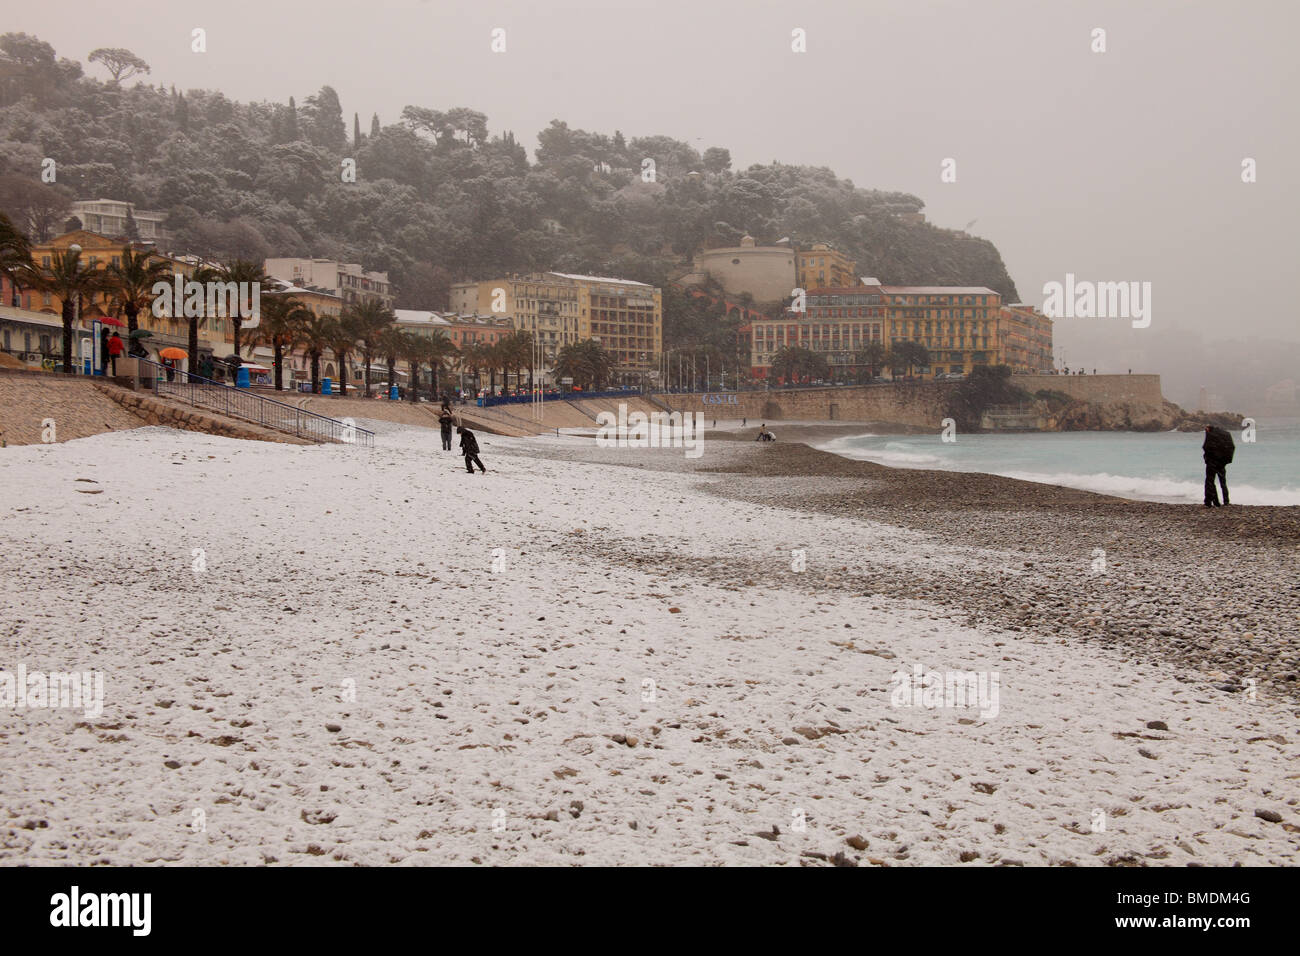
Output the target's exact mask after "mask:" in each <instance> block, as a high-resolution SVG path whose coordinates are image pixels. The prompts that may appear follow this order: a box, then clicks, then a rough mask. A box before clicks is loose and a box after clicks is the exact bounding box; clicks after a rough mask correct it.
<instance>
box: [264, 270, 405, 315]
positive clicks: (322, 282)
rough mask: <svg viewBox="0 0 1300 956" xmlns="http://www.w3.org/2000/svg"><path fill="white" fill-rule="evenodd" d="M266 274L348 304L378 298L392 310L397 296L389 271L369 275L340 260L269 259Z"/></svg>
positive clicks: (369, 273) (385, 306)
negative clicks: (326, 294)
mask: <svg viewBox="0 0 1300 956" xmlns="http://www.w3.org/2000/svg"><path fill="white" fill-rule="evenodd" d="M262 268H263V269H265V270H266V274H267V275H269V276H271V277H272V278H275V279H281V280H283V281H285V282H288V283H289V284H290V285H295V286H300V287H303V288H314V289H320V290H322V291H324V292H328V293H331V294H332V295H336V296H338V297H339V298H340V299H341V300H342V302H343V304H344V305H353V304H355V303H358V302H361V301H363V300H365V299H378V300H379V301H380V302H382V303H383V304H384V308H386V309H391V308H392V307H393V301H394V299H395V295H394V293H393V289H392V286H391V285H390V284H389V282H388V273H387V272H366V271H365V270H364V269H362V268H361V265H360V263H356V262H339V261H338V260H336V259H303V258H283V259H267V260H266V262H265V263H264V264H263V265H262Z"/></svg>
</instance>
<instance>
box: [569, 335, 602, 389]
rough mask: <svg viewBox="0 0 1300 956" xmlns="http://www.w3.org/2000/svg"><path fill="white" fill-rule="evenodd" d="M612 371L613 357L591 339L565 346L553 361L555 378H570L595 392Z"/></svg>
mask: <svg viewBox="0 0 1300 956" xmlns="http://www.w3.org/2000/svg"><path fill="white" fill-rule="evenodd" d="M613 371H614V357H613V356H612V355H610V353H609V352H607V351H605V349H604V348H603V347H602V346H601V344H600V343H599V342H597V341H595V340H593V339H587V340H586V341H583V342H575V343H574V344H572V345H566V346H565V347H564V348H562V349H560V354H559V355H558V356H556V359H555V374H556V375H557V376H562V377H566V378H572V379H573V381H574V383H575V384H577V385H582V386H583V387H590V388H591V389H592V390H593V391H597V392H598V391H600V387H601V386H602V385H603V384H604V383H605V382H606V381H607V380H608V379H609V377H610V375H611V374H612V373H613Z"/></svg>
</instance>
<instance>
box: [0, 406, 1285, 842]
mask: <svg viewBox="0 0 1300 956" xmlns="http://www.w3.org/2000/svg"><path fill="white" fill-rule="evenodd" d="M376 427H377V429H378V430H379V431H380V436H379V439H378V447H377V449H376V450H375V451H374V452H373V453H370V452H367V451H365V450H362V449H350V448H339V447H317V448H306V449H303V448H293V447H288V446H281V445H272V444H262V443H252V442H238V441H232V440H226V439H220V438H214V437H210V436H204V435H200V434H196V433H181V432H175V431H171V430H168V429H160V428H148V429H139V430H135V431H132V432H128V433H120V434H113V435H101V436H97V437H94V438H89V439H86V440H83V441H77V442H71V443H67V444H63V445H58V446H34V447H30V448H10V449H6V450H4V451H3V452H0V484H2V485H3V487H4V488H5V489H6V491H7V494H6V496H5V501H4V505H5V518H4V522H3V523H2V524H0V541H2V542H3V547H0V603H2V605H3V607H4V610H3V611H0V668H5V669H9V670H11V671H12V670H13V669H14V667H15V666H16V664H17V663H18V662H20V661H21V662H24V663H25V664H26V666H27V668H28V669H29V670H37V669H45V670H55V669H67V670H73V669H98V670H101V671H103V672H104V674H105V678H106V691H107V702H106V705H105V709H104V713H103V714H102V715H101V716H100V717H98V718H95V719H89V720H88V719H87V718H86V717H85V715H84V714H82V713H79V712H74V711H70V710H57V709H55V710H30V709H29V710H0V753H2V754H3V759H4V762H5V772H4V773H3V774H0V861H3V862H5V863H9V864H14V863H20V862H26V863H50V862H62V861H68V862H83V863H86V862H107V863H114V864H127V863H145V862H162V861H185V862H194V863H258V862H262V861H275V862H278V863H288V864H302V863H316V862H319V863H330V862H334V861H341V862H346V863H366V864H386V863H414V864H430V863H451V862H455V863H468V862H471V861H479V862H482V863H583V862H591V863H606V864H610V863H620V864H654V863H691V862H695V863H800V862H803V863H810V862H812V863H819V862H820V861H821V859H822V858H824V857H830V856H833V855H835V854H837V853H839V852H841V851H842V852H844V853H845V854H846V859H847V861H848V862H850V863H852V862H860V863H861V864H863V865H867V864H869V863H872V862H885V863H888V864H889V865H902V864H909V863H911V864H915V863H946V864H952V863H958V862H960V861H966V862H969V863H971V864H981V863H994V862H1024V863H1030V864H1040V863H1062V862H1073V863H1080V864H1087V863H1122V862H1141V863H1158V864H1180V865H1181V864H1185V863H1192V862H1194V863H1202V864H1214V863H1217V864H1226V863H1233V862H1237V861H1240V862H1243V863H1246V864H1280V863H1294V862H1296V859H1297V856H1298V854H1297V838H1296V829H1295V824H1297V823H1300V819H1298V818H1297V814H1296V810H1295V806H1294V804H1295V802H1296V801H1295V797H1294V796H1293V795H1294V794H1295V792H1296V787H1295V779H1294V778H1295V776H1296V773H1295V767H1296V764H1295V756H1296V750H1297V748H1296V745H1295V744H1294V742H1293V741H1294V738H1295V728H1294V717H1293V716H1291V715H1290V714H1289V713H1288V712H1287V711H1286V710H1285V709H1284V708H1282V707H1281V706H1280V705H1278V704H1276V703H1273V702H1271V701H1270V700H1268V699H1267V697H1266V695H1261V696H1260V697H1259V699H1257V700H1254V701H1250V700H1247V699H1246V698H1245V697H1244V696H1242V695H1235V696H1230V697H1229V696H1223V695H1215V694H1214V692H1213V691H1212V689H1210V688H1209V687H1208V686H1207V684H1206V683H1205V682H1203V681H1201V680H1198V679H1195V678H1194V677H1189V676H1188V675H1176V674H1175V673H1174V672H1173V671H1172V669H1170V668H1166V667H1160V666H1156V665H1146V664H1143V663H1141V662H1138V661H1134V660H1129V659H1125V658H1124V657H1122V656H1121V654H1120V652H1118V651H1115V650H1108V649H1103V648H1098V647H1088V646H1086V645H1081V644H1080V643H1078V642H1075V641H1066V640H1062V639H1060V638H1057V637H1052V638H1047V637H1045V636H1042V635H1039V634H1035V633H1034V632H1032V631H1024V632H1019V633H1009V632H1008V633H1002V632H997V631H993V630H989V631H987V632H981V631H977V630H974V629H971V628H967V627H963V626H960V625H959V624H957V623H955V621H954V620H953V619H952V618H950V617H949V616H948V615H947V613H946V612H943V611H941V610H939V609H937V608H935V607H932V606H927V605H923V604H919V603H912V602H903V601H899V600H895V599H886V598H883V597H879V596H872V595H871V594H869V593H863V592H862V591H861V590H858V589H857V588H854V589H852V590H850V589H849V588H847V587H845V586H844V585H843V583H842V579H841V578H838V577H837V574H836V572H837V570H838V569H841V568H849V567H852V568H853V569H854V570H855V571H857V572H860V571H861V570H862V569H864V568H866V569H870V568H872V567H879V568H882V569H884V568H886V567H887V568H889V569H891V570H894V571H896V570H897V569H899V568H904V569H906V568H908V567H914V568H916V569H918V572H919V571H920V569H923V568H925V567H928V566H931V565H933V564H934V563H935V562H939V563H943V564H949V565H951V564H956V565H959V566H964V567H969V568H970V569H972V570H976V569H979V568H982V567H986V566H997V565H1002V564H1005V563H1006V560H1005V556H1004V555H1001V554H1000V553H998V552H997V551H995V550H981V549H973V548H957V547H952V546H948V545H944V544H942V543H941V542H940V541H939V540H938V539H936V538H934V537H931V536H929V535H926V534H924V533H921V532H918V531H908V530H902V529H898V528H893V527H889V526H886V525H881V524H873V523H870V522H866V521H857V520H853V519H850V518H845V517H834V516H826V515H813V514H807V513H802V512H798V511H793V510H791V511H784V510H780V509H772V508H764V507H762V506H760V505H758V504H750V503H746V502H735V501H728V500H726V499H724V498H721V497H719V496H717V495H712V494H707V493H705V492H703V491H701V490H698V489H697V488H696V487H695V486H696V485H698V484H699V483H700V482H701V478H700V477H699V476H694V477H692V476H687V475H682V474H674V473H670V472H652V471H641V470H636V469H632V468H626V467H614V466H610V465H593V464H577V463H572V462H565V461H561V460H553V459H541V458H532V457H529V455H528V452H529V449H533V448H537V447H538V446H537V444H535V443H536V442H538V441H542V442H548V441H549V442H554V443H556V444H558V443H562V442H572V443H577V442H578V439H569V438H565V439H534V440H525V439H500V438H495V437H493V436H480V442H481V444H482V445H483V451H484V453H483V458H484V461H485V462H486V463H487V465H488V467H489V469H492V470H491V471H490V472H489V474H487V475H485V476H474V477H473V478H470V477H468V476H466V475H465V474H464V472H463V471H462V470H460V469H461V465H460V460H459V459H456V458H453V457H452V456H451V455H450V454H441V453H439V452H437V451H436V448H437V439H436V433H435V432H425V431H415V430H409V429H400V428H398V427H397V426H388V427H387V428H381V427H379V426H378V425H377V426H376ZM530 441H531V442H532V443H530ZM715 450H716V453H717V454H719V455H722V454H726V453H727V452H726V451H725V449H722V448H721V447H718V448H717V449H711V453H714V451H715ZM628 454H629V455H636V454H638V453H637V452H629V453H628ZM77 478H90V479H93V480H94V482H96V483H97V484H93V485H92V484H91V483H89V482H81V483H77V482H75V479H77ZM704 480H706V481H725V480H727V479H726V477H725V476H715V477H712V478H706V479H704ZM96 488H98V489H102V492H103V493H102V494H82V493H79V491H78V489H81V490H91V489H96ZM195 548H202V549H204V551H205V555H204V557H205V560H206V570H204V571H202V572H195V571H194V570H193V569H192V566H193V561H194V555H193V549H195ZM794 548H804V549H806V551H807V570H806V571H803V572H794V571H792V570H790V565H791V554H790V552H791V549H794ZM494 549H501V551H499V552H496V555H495V557H497V558H498V559H499V558H500V557H501V556H504V558H505V562H506V569H505V570H504V571H496V572H494V571H493V569H492V566H493V561H494ZM741 554H744V555H746V556H747V560H748V561H749V562H750V563H753V562H754V561H755V560H758V561H759V562H760V563H761V561H762V560H764V559H765V560H767V561H768V562H770V567H769V569H768V570H767V572H766V573H765V574H763V575H762V576H761V579H762V583H761V584H758V583H755V584H752V585H745V584H743V583H741V584H728V583H725V580H724V579H722V578H715V577H714V576H711V575H709V574H707V573H704V572H700V573H694V574H691V573H682V572H680V571H678V570H676V568H677V567H678V565H677V564H676V563H674V562H673V561H669V560H665V559H666V558H668V557H673V558H681V557H685V558H689V559H691V560H692V561H694V562H695V564H696V565H697V566H698V567H701V568H703V567H706V566H707V565H709V564H716V565H719V566H723V567H725V566H726V564H727V562H728V561H729V560H735V559H737V558H738V557H739V556H740V555H741ZM498 564H499V561H498ZM673 609H677V610H676V612H674V610H673ZM915 663H920V664H922V665H923V666H924V667H925V668H927V669H935V670H982V671H996V672H998V674H999V680H1000V690H1001V693H1000V700H999V709H998V714H997V716H996V717H989V718H987V719H985V718H981V717H980V715H979V713H978V712H976V711H974V710H971V709H961V708H953V709H948V708H943V709H935V710H926V709H921V708H914V707H895V706H892V705H891V695H890V690H891V685H890V675H891V674H892V673H893V672H894V671H895V670H898V669H904V670H910V669H911V666H912V665H913V664H915ZM1179 678H1182V679H1179ZM647 681H652V682H653V694H651V692H650V685H648V684H647V683H646V682H647ZM351 687H354V688H355V701H348V700H344V699H341V698H342V697H344V696H346V694H347V692H348V689H349V688H351ZM651 697H652V698H653V699H647V698H651ZM1154 721H1160V722H1163V724H1164V725H1166V726H1167V727H1168V730H1159V729H1150V728H1148V727H1147V724H1148V723H1149V722H1154ZM331 728H338V729H337V730H334V729H331ZM169 763H170V764H173V765H174V766H168V764H169ZM1257 809H1263V810H1266V811H1270V812H1275V813H1278V814H1280V815H1281V819H1282V823H1271V822H1267V821H1266V820H1264V819H1261V818H1259V817H1256V816H1255V811H1256V810H1257ZM195 810H202V811H203V812H204V815H205V816H204V822H205V826H206V829H205V830H196V829H195V828H194V826H193V823H194V820H195V816H194V811H195ZM1094 810H1103V811H1105V813H1106V829H1105V832H1104V833H1094V832H1092V827H1091V824H1092V820H1093V812H1094ZM494 811H495V812H494ZM800 815H802V816H803V817H804V818H805V819H806V826H805V827H804V829H803V830H802V831H799V830H798V829H796V828H795V827H794V826H792V824H794V823H795V821H796V820H797V819H798V818H799V817H800ZM774 827H776V828H778V829H779V834H777V833H774V832H773V828H774ZM760 834H761V835H760ZM850 837H861V838H862V839H861V840H855V841H854V842H855V843H856V844H857V848H855V847H854V846H852V845H850V844H848V843H846V838H850ZM864 846H865V848H861V847H864ZM805 854H817V855H818V856H808V855H805Z"/></svg>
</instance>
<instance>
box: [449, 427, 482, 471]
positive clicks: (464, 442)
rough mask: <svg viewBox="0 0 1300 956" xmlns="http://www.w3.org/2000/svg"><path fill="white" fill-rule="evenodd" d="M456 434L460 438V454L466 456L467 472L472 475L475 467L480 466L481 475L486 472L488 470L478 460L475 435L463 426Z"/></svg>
mask: <svg viewBox="0 0 1300 956" xmlns="http://www.w3.org/2000/svg"><path fill="white" fill-rule="evenodd" d="M456 434H457V435H459V436H460V453H461V454H462V455H464V456H465V470H466V471H468V472H469V473H470V474H471V475H472V474H474V466H475V465H478V468H479V472H480V474H481V473H483V472H486V471H487V469H486V468H484V467H483V462H481V461H479V458H478V439H477V438H475V437H474V433H473V432H472V431H470V430H469V429H468V428H465V427H464V426H461V427H459V428H457V429H456Z"/></svg>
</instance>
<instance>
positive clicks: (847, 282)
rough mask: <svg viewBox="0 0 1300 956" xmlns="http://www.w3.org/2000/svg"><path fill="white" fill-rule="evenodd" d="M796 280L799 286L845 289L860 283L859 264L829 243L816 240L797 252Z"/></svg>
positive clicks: (805, 287) (805, 288)
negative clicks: (810, 245) (809, 246)
mask: <svg viewBox="0 0 1300 956" xmlns="http://www.w3.org/2000/svg"><path fill="white" fill-rule="evenodd" d="M794 263H795V280H796V282H797V283H798V285H799V288H801V289H804V290H808V289H844V288H849V287H852V286H856V285H858V276H857V268H858V264H857V262H855V261H854V260H852V259H850V258H849V257H848V256H846V255H845V254H844V253H842V252H840V251H839V250H838V249H833V248H831V246H829V245H828V244H827V243H824V242H815V243H813V245H812V247H811V248H810V249H806V250H804V251H802V252H796V253H795V259H794Z"/></svg>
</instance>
